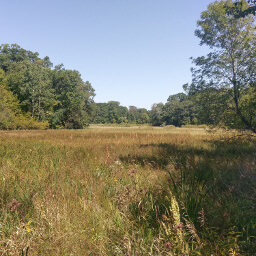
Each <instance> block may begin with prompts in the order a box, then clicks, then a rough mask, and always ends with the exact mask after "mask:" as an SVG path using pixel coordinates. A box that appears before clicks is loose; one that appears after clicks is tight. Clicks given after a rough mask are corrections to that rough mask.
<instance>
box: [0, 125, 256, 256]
mask: <svg viewBox="0 0 256 256" xmlns="http://www.w3.org/2000/svg"><path fill="white" fill-rule="evenodd" d="M234 135H235V134H232V133H226V132H225V133H221V132H218V133H215V134H211V133H210V134H209V133H207V132H206V131H205V130H204V129H200V128H189V129H188V128H172V129H169V128H168V127H166V128H158V127H154V128H152V127H150V126H148V127H144V128H143V127H136V128H135V127H127V128H121V127H120V128H118V129H116V128H110V127H106V126H103V127H102V128H99V126H96V127H94V128H89V129H86V130H79V131H67V130H60V131H54V130H48V131H6V132H4V131H2V132H1V133H0V141H1V144H0V155H1V162H0V231H1V232H0V254H1V255H21V254H22V251H23V253H24V255H25V253H26V250H27V248H28V255H31V256H32V255H71V254H73V255H204V256H207V255H209V256H210V255H255V254H254V253H255V251H256V240H255V236H256V233H255V230H256V229H255V226H256V218H255V208H254V205H255V204H254V202H255V199H256V193H255V178H256V177H255V161H254V160H255V152H256V148H255V145H256V143H255V142H256V141H255V139H250V140H249V139H245V138H240V137H237V139H231V138H232V137H234Z"/></svg>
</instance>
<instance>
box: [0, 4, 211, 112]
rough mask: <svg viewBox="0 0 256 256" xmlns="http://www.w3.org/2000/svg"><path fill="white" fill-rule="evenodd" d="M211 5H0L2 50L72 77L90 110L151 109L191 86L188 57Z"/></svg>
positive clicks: (198, 49) (196, 49)
mask: <svg viewBox="0 0 256 256" xmlns="http://www.w3.org/2000/svg"><path fill="white" fill-rule="evenodd" d="M211 2H213V1H211V0H195V1H192V0H183V1H182V0H179V1H174V0H72V1H71V0H22V1H21V0H2V1H1V15H0V24H1V26H0V39H1V40H0V44H14V43H16V44H18V45H20V46H21V47H22V48H24V49H26V50H30V51H33V52H38V53H39V56H40V57H41V58H44V57H45V56H49V57H50V60H51V61H52V62H53V64H54V65H58V64H61V63H62V64H64V67H65V68H66V69H72V70H74V69H75V70H78V71H79V72H80V73H81V76H82V78H83V80H84V81H87V80H88V81H89V82H90V83H91V84H92V87H93V88H94V89H95V93H96V96H95V98H94V100H95V102H108V101H112V100H114V101H119V102H120V104H121V105H123V106H127V107H128V106H131V105H132V106H136V107H138V108H147V109H150V108H151V106H152V104H153V103H159V102H163V103H165V102H166V100H167V98H168V97H169V95H172V94H176V93H179V92H183V89H182V85H183V84H185V83H190V82H191V72H190V68H191V66H192V64H191V60H190V57H197V56H201V55H204V54H205V53H206V52H207V51H208V49H207V48H206V47H202V46H200V45H199V42H200V41H199V39H198V38H196V37H195V35H194V31H195V29H196V21H197V20H198V19H200V14H201V12H202V11H204V10H206V8H207V5H208V4H209V3H211Z"/></svg>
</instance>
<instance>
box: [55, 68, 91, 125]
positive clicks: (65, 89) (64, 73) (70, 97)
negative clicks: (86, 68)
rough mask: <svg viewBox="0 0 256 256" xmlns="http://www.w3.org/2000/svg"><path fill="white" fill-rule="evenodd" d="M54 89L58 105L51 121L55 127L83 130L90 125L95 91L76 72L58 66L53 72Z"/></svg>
mask: <svg viewBox="0 0 256 256" xmlns="http://www.w3.org/2000/svg"><path fill="white" fill-rule="evenodd" d="M52 82H53V89H54V90H55V93H56V98H57V104H56V105H55V106H54V114H53V117H52V119H51V125H52V126H53V127H57V126H59V125H60V126H63V127H65V128H67V129H81V128H83V127H85V126H87V125H88V121H89V117H88V116H89V114H90V113H89V112H90V109H89V107H90V105H91V104H92V102H93V97H94V95H95V94H94V89H93V88H92V86H91V84H90V83H89V82H88V81H87V82H84V81H83V80H82V78H81V75H80V73H79V72H78V71H76V70H67V69H65V68H64V67H63V65H58V66H56V67H55V69H54V70H53V71H52Z"/></svg>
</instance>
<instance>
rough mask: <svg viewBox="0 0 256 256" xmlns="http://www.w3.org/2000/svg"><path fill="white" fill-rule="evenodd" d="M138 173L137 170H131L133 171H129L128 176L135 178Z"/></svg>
mask: <svg viewBox="0 0 256 256" xmlns="http://www.w3.org/2000/svg"><path fill="white" fill-rule="evenodd" d="M136 172H137V170H136V169H131V170H129V171H128V175H129V176H131V177H132V176H134V174H135V173H136Z"/></svg>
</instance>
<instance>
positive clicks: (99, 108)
mask: <svg viewBox="0 0 256 256" xmlns="http://www.w3.org/2000/svg"><path fill="white" fill-rule="evenodd" d="M91 121H92V123H95V124H108V123H112V124H113V123H117V124H122V123H132V124H147V123H149V122H150V119H149V111H148V110H147V109H145V108H137V107H135V106H130V107H129V108H127V107H124V106H121V105H120V103H119V102H118V101H109V102H108V103H95V104H94V108H93V113H92V118H91Z"/></svg>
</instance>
